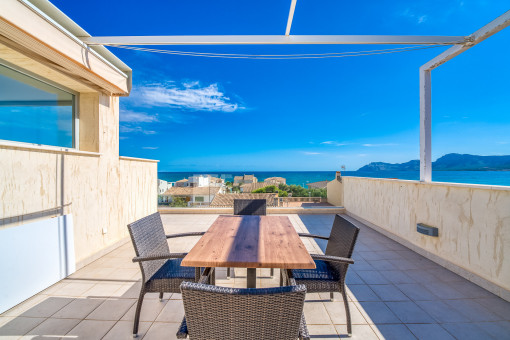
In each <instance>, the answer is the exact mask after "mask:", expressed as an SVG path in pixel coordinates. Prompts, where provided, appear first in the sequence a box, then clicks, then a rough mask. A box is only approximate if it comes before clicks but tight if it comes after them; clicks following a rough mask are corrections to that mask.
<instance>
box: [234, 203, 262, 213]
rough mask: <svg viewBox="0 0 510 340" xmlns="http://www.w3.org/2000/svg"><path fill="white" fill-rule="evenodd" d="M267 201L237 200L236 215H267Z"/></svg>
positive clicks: (235, 205) (235, 204)
mask: <svg viewBox="0 0 510 340" xmlns="http://www.w3.org/2000/svg"><path fill="white" fill-rule="evenodd" d="M266 204H267V202H266V200H265V199H235V200H234V215H266Z"/></svg>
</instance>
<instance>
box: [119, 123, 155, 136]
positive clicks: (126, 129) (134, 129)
mask: <svg viewBox="0 0 510 340" xmlns="http://www.w3.org/2000/svg"><path fill="white" fill-rule="evenodd" d="M119 130H120V132H121V133H132V132H135V133H143V134H144V135H154V134H156V131H152V130H146V129H142V128H141V127H140V126H134V127H131V126H125V125H121V126H120V129H119Z"/></svg>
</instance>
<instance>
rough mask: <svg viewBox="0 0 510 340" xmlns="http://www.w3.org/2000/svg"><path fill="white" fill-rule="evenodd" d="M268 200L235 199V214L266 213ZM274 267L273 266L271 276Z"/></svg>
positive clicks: (263, 214) (228, 275)
mask: <svg viewBox="0 0 510 340" xmlns="http://www.w3.org/2000/svg"><path fill="white" fill-rule="evenodd" d="M266 205H267V201H266V200H265V199H235V200H234V215H259V216H265V215H266ZM230 270H231V269H230V268H227V277H230ZM273 275H274V269H273V268H271V276H273Z"/></svg>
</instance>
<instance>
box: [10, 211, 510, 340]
mask: <svg viewBox="0 0 510 340" xmlns="http://www.w3.org/2000/svg"><path fill="white" fill-rule="evenodd" d="M217 216H218V215H198V214H182V215H162V218H163V222H164V225H165V229H166V231H167V232H168V233H178V232H184V231H205V230H207V229H208V228H209V226H210V225H211V224H212V223H213V222H214V220H215V219H216V217H217ZM288 216H289V218H290V220H291V221H292V223H293V224H294V226H295V228H296V230H297V231H299V232H310V233H314V234H321V235H328V234H329V231H330V228H331V225H332V223H333V217H334V215H295V214H292V215H288ZM353 221H354V222H355V223H356V224H357V225H358V226H359V227H360V228H361V231H360V234H359V238H358V243H357V245H356V248H355V252H354V255H353V257H354V259H355V261H356V263H355V264H354V265H352V266H351V267H350V270H349V273H348V276H347V286H348V297H349V299H350V304H351V314H352V319H353V335H352V339H415V338H431V339H432V338H433V339H453V338H458V339H474V338H476V339H490V338H493V339H504V338H507V339H508V338H510V302H506V301H504V300H502V299H501V298H499V297H496V296H495V295H493V294H491V293H489V292H488V291H486V290H484V289H482V288H480V287H478V286H477V285H475V284H473V283H471V282H469V281H467V280H465V279H464V278H462V277H460V276H458V275H456V274H454V273H452V272H450V271H449V270H446V269H444V268H443V267H441V266H439V265H438V264H436V263H434V262H432V261H430V260H428V259H426V258H424V257H422V256H421V255H419V254H417V253H415V252H413V251H411V250H409V249H408V248H406V247H404V246H402V245H401V244H399V243H397V242H395V241H393V240H391V239H389V238H387V237H386V236H384V235H382V234H380V233H378V232H377V231H375V230H373V229H371V228H369V227H367V226H365V225H363V224H362V223H359V222H358V221H355V220H353ZM197 240H198V238H189V239H187V240H185V239H179V240H178V241H177V240H171V241H170V247H171V249H172V251H176V252H179V251H188V250H190V249H191V247H192V246H193V245H194V243H195V242H196V241H197ZM303 242H305V245H306V247H307V248H308V250H309V251H311V252H322V251H323V250H324V247H325V243H322V241H320V240H319V242H318V243H316V242H315V241H313V240H309V239H303ZM324 242H325V241H324ZM133 256H134V251H133V247H132V245H131V243H130V242H128V243H125V244H123V245H121V246H120V247H118V248H117V249H115V250H113V251H112V252H110V253H108V254H106V255H105V256H103V257H101V258H99V259H98V260H96V261H95V262H93V263H91V264H89V265H87V266H85V267H84V268H82V269H80V270H78V271H77V272H76V273H74V274H73V275H71V276H70V277H68V278H66V279H64V280H62V281H60V282H58V283H57V284H55V285H53V286H51V287H50V288H48V289H46V290H44V291H43V292H41V293H39V294H37V295H35V296H34V297H32V298H30V299H29V300H27V301H25V302H24V303H22V304H20V305H18V306H16V307H14V308H12V309H10V310H8V311H7V312H5V313H3V314H1V315H0V335H1V336H0V338H2V339H18V338H23V339H39V338H57V337H59V338H60V337H65V338H78V339H130V338H131V337H132V333H131V331H132V320H133V315H134V308H135V303H136V299H137V297H138V293H139V289H140V270H139V268H138V265H137V264H134V263H132V262H131V258H132V257H133ZM244 271H245V270H244ZM277 274H278V273H276V275H275V277H274V278H271V277H270V276H269V269H267V270H262V271H260V272H259V273H258V279H257V280H258V282H257V286H258V287H268V286H277V285H278V275H277ZM245 280H246V278H245V273H243V270H238V269H236V272H235V278H231V279H227V278H226V271H225V270H221V269H220V270H219V271H218V274H217V280H216V284H217V285H221V286H229V287H246V282H245ZM336 298H337V299H338V300H336V301H330V300H329V294H316V293H314V294H307V299H306V302H305V307H304V308H305V317H306V321H307V324H308V328H309V330H310V334H311V336H312V338H321V339H337V338H345V337H346V336H347V335H346V325H345V322H346V321H345V312H344V309H343V303H342V300H341V296H340V295H338V296H336ZM183 315H184V310H183V306H182V300H181V297H180V294H165V296H164V301H163V302H160V301H159V299H158V296H157V294H147V295H146V298H145V302H144V305H143V309H142V313H141V321H142V322H141V323H140V333H139V337H140V338H143V339H162V338H165V339H173V338H174V337H175V333H176V331H177V328H178V326H179V324H180V322H181V320H182V317H183Z"/></svg>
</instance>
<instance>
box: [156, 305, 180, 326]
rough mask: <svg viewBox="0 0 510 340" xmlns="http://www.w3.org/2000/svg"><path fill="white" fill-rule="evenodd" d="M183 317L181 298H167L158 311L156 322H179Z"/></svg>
mask: <svg viewBox="0 0 510 340" xmlns="http://www.w3.org/2000/svg"><path fill="white" fill-rule="evenodd" d="M183 317H184V306H183V304H182V300H169V301H168V303H167V304H166V305H165V308H163V310H162V311H161V313H159V315H158V317H157V318H156V322H179V323H180V322H181V321H182V318H183Z"/></svg>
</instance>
